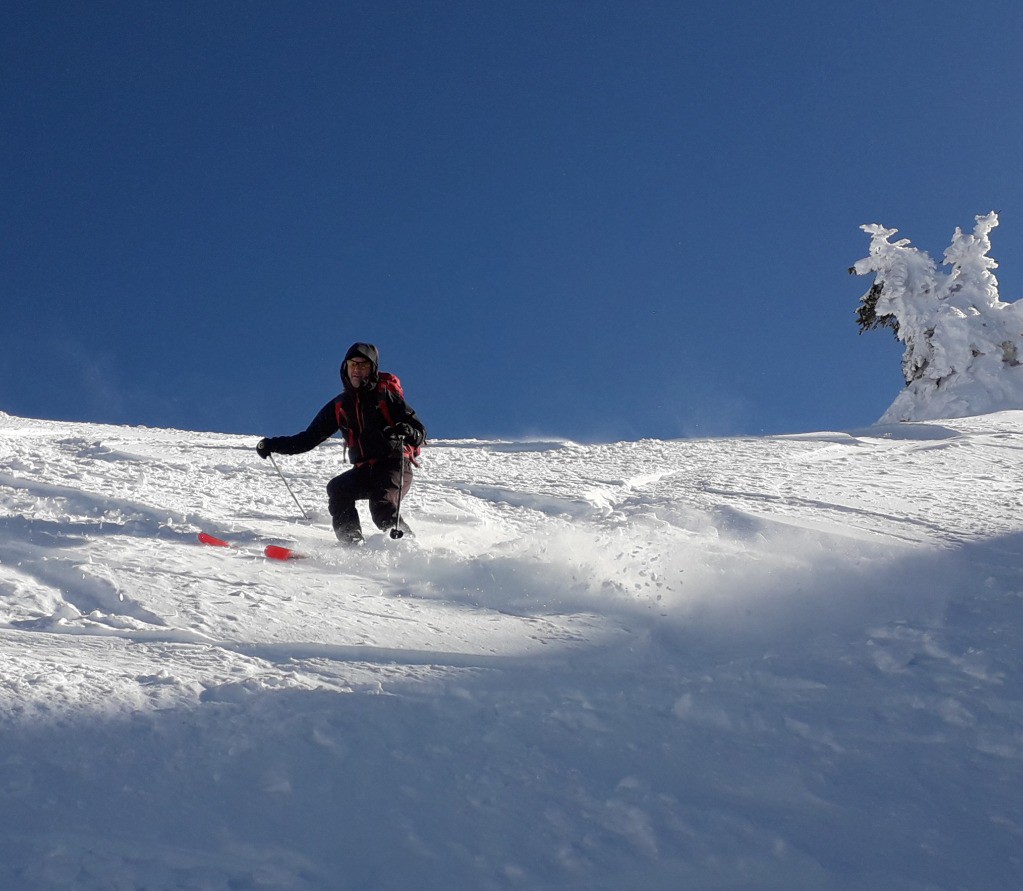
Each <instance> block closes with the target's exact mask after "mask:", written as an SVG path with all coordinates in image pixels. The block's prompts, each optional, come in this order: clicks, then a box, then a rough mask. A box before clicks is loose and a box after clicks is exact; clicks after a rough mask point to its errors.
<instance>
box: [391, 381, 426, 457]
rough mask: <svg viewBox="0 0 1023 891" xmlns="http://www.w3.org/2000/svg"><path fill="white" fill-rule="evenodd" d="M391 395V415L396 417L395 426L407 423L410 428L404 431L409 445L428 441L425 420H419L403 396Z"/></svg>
mask: <svg viewBox="0 0 1023 891" xmlns="http://www.w3.org/2000/svg"><path fill="white" fill-rule="evenodd" d="M391 396H392V399H391V400H390V401H391V417H393V418H394V426H395V428H398V427H399V426H400V425H402V424H407V425H408V427H409V430H408V431H404V432H405V438H406V440H407V441H408V443H409V445H414V446H417V447H418V446H421V445H422V444H423V443H424V442H426V428H425V427H424V426H423V422H422V421H420V420H419V417H418V416H417V415H416V413H415V411H413V410H412V407H411V406H410V405H409V404H408V403H407V402H406V401H405V400H404V399H402V398H401V396H398V395H397V394H396V393H393V394H391Z"/></svg>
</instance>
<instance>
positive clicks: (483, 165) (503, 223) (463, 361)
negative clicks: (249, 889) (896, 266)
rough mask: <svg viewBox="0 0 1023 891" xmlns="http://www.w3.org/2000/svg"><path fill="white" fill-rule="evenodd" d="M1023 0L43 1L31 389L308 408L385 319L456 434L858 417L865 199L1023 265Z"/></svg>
mask: <svg viewBox="0 0 1023 891" xmlns="http://www.w3.org/2000/svg"><path fill="white" fill-rule="evenodd" d="M1021 9H1023V8H1021V7H1019V5H1018V4H1017V3H1015V2H978V3H976V4H972V5H969V6H964V5H963V4H961V3H953V2H944V0H931V2H923V0H919V2H912V0H911V2H899V3H892V2H875V0H856V2H833V3H821V2H819V0H815V2H802V0H799V2H785V3H768V2H735V0H716V2H702V3H690V2H685V0H675V2H642V0H632V2H602V0H586V2H583V0H579V2H565V0H543V2H532V0H516V2H507V3H497V2H423V0H420V2H376V0H374V2H314V0H306V2H296V3H283V2H275V3H270V2H217V3H208V2H167V3H155V2H144V3H143V2H90V3H78V2H66V3H64V2H61V3H57V2H45V0H44V2H23V0H14V2H9V3H7V4H5V25H4V28H3V29H2V31H0V112H2V120H3V124H2V127H0V171H2V193H0V227H2V229H0V234H2V238H0V264H2V268H0V322H2V325H0V410H4V411H7V412H10V413H12V414H20V415H27V416H34V417H45V418H58V419H68V420H95V421H105V422H111V423H118V424H145V425H148V426H173V427H182V428H186V429H207V430H218V431H224V432H239V433H252V434H253V435H276V434H284V433H294V432H297V431H298V430H299V429H302V428H304V427H305V425H306V424H307V423H308V421H309V420H310V419H311V418H312V416H313V414H315V412H316V411H317V409H318V408H319V407H320V406H321V405H322V404H323V403H324V402H326V401H327V399H329V398H330V397H331V396H333V395H334V394H335V393H336V392H337V389H338V387H339V380H338V377H337V369H338V365H339V363H340V360H341V357H342V355H343V353H344V351H345V349H346V348H347V346H348V345H349V344H350V343H351V342H353V341H356V340H370V341H373V342H375V343H377V345H378V346H379V347H380V351H381V355H382V367H383V368H385V369H387V370H390V371H393V372H395V373H397V374H398V375H400V376H401V377H402V379H403V380H404V382H405V387H406V393H407V395H408V397H409V401H410V402H411V404H412V405H413V406H414V407H415V408H416V409H417V410H418V412H419V414H420V416H421V417H422V418H423V420H424V422H425V423H426V425H427V428H428V429H429V431H430V433H431V435H433V436H436V437H445V438H447V437H491V436H505V437H521V436H552V435H557V436H564V437H569V438H574V439H579V440H615V439H635V438H642V437H678V436H703V435H722V434H741V433H761V432H796V431H802V430H817V429H849V428H853V427H857V426H863V425H865V424H868V423H870V422H872V421H874V420H875V419H876V418H877V417H879V416H880V415H881V413H882V412H883V411H884V410H885V409H886V408H887V407H888V405H889V404H890V403H891V402H892V401H893V400H894V398H895V396H896V395H897V394H898V391H899V389H900V387H901V384H902V380H901V375H900V370H899V360H900V357H901V353H902V350H901V346H900V345H899V344H897V343H896V342H895V341H894V339H892V338H891V336H890V335H889V334H888V333H887V332H875V333H871V334H868V335H863V336H859V335H858V334H857V330H856V325H855V319H854V313H855V310H856V305H857V300H858V297H859V296H860V294H862V293H863V292H864V291H865V290H866V288H867V287H868V286H869V281H867V280H864V279H857V278H854V277H852V276H849V275H848V273H847V271H846V270H847V268H848V267H849V266H851V265H852V263H853V262H855V261H856V260H858V259H859V258H860V257H862V256H864V255H865V254H866V251H867V246H868V239H867V236H866V235H865V234H864V233H862V232H861V231H860V230H859V228H858V227H859V226H860V225H861V224H863V223H870V222H880V223H883V224H885V225H888V226H893V227H897V228H899V229H900V231H901V233H902V235H904V236H905V237H908V238H910V239H911V240H912V241H913V243H914V244H916V245H918V246H919V247H921V248H924V249H926V250H928V251H929V252H930V253H931V254H932V255H933V256H936V257H940V255H941V252H942V251H943V250H944V248H945V247H946V246H947V244H948V241H949V238H950V236H951V234H952V232H953V230H954V228H955V227H956V226H960V227H963V228H964V229H965V228H970V227H972V225H973V220H974V216H975V215H977V214H981V213H986V212H987V211H989V210H997V211H999V212H1000V214H1001V226H1000V228H999V229H997V230H995V233H994V249H993V251H992V254H993V256H994V257H995V259H996V260H998V262H999V263H1000V269H999V270H998V276H999V279H1000V281H1001V283H1002V298H1003V299H1004V300H1015V299H1017V298H1018V297H1019V296H1020V295H1021V294H1020V292H1021V286H1023V251H1021V248H1020V246H1021V245H1023V184H1021V178H1020V163H1021V157H1023V153H1021V149H1023V103H1021V102H1020V101H1019V96H1020V95H1023V61H1021V59H1023V54H1021V53H1020V52H1019V47H1020V46H1021V45H1023V11H1021Z"/></svg>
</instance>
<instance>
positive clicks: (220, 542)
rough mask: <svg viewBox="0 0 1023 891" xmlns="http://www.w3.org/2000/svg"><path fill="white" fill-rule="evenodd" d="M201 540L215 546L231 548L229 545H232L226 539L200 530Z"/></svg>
mask: <svg viewBox="0 0 1023 891" xmlns="http://www.w3.org/2000/svg"><path fill="white" fill-rule="evenodd" d="M199 541H201V542H202V543H203V544H207V545H213V546H214V547H215V548H229V547H231V545H229V544H228V543H227V542H226V541H224V539H222V538H215V537H214V536H212V535H210V534H209V533H208V532H200V533H199Z"/></svg>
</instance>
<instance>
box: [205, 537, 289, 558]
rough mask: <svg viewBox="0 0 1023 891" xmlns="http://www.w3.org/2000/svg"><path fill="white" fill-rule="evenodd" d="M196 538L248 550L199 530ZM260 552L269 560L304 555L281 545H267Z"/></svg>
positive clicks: (208, 543)
mask: <svg viewBox="0 0 1023 891" xmlns="http://www.w3.org/2000/svg"><path fill="white" fill-rule="evenodd" d="M198 538H199V543H200V544H204V545H210V546H211V547H214V548H231V549H232V550H235V551H245V550H248V549H247V548H243V547H240V546H239V545H236V544H232V543H231V542H229V541H225V540H224V539H222V538H217V537H216V536H215V535H210V534H209V533H208V532H200V533H199V536H198ZM262 553H263V556H264V557H267V558H269V559H270V560H301V559H303V558H304V557H305V554H301V553H299V552H298V551H295V550H292V549H291V548H286V547H284V546H283V545H267V546H266V547H264V548H263V551H262Z"/></svg>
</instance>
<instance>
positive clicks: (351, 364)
mask: <svg viewBox="0 0 1023 891" xmlns="http://www.w3.org/2000/svg"><path fill="white" fill-rule="evenodd" d="M346 364H347V365H348V380H349V382H350V383H351V385H352V387H354V388H355V389H356V390H358V389H359V388H360V387H361V386H362V385H363V384H365V383H366V381H368V380H369V377H370V375H371V374H372V373H373V363H372V362H370V361H369V359H364V358H362V356H355V357H354V358H352V359H349V360H348V362H347V363H346Z"/></svg>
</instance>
